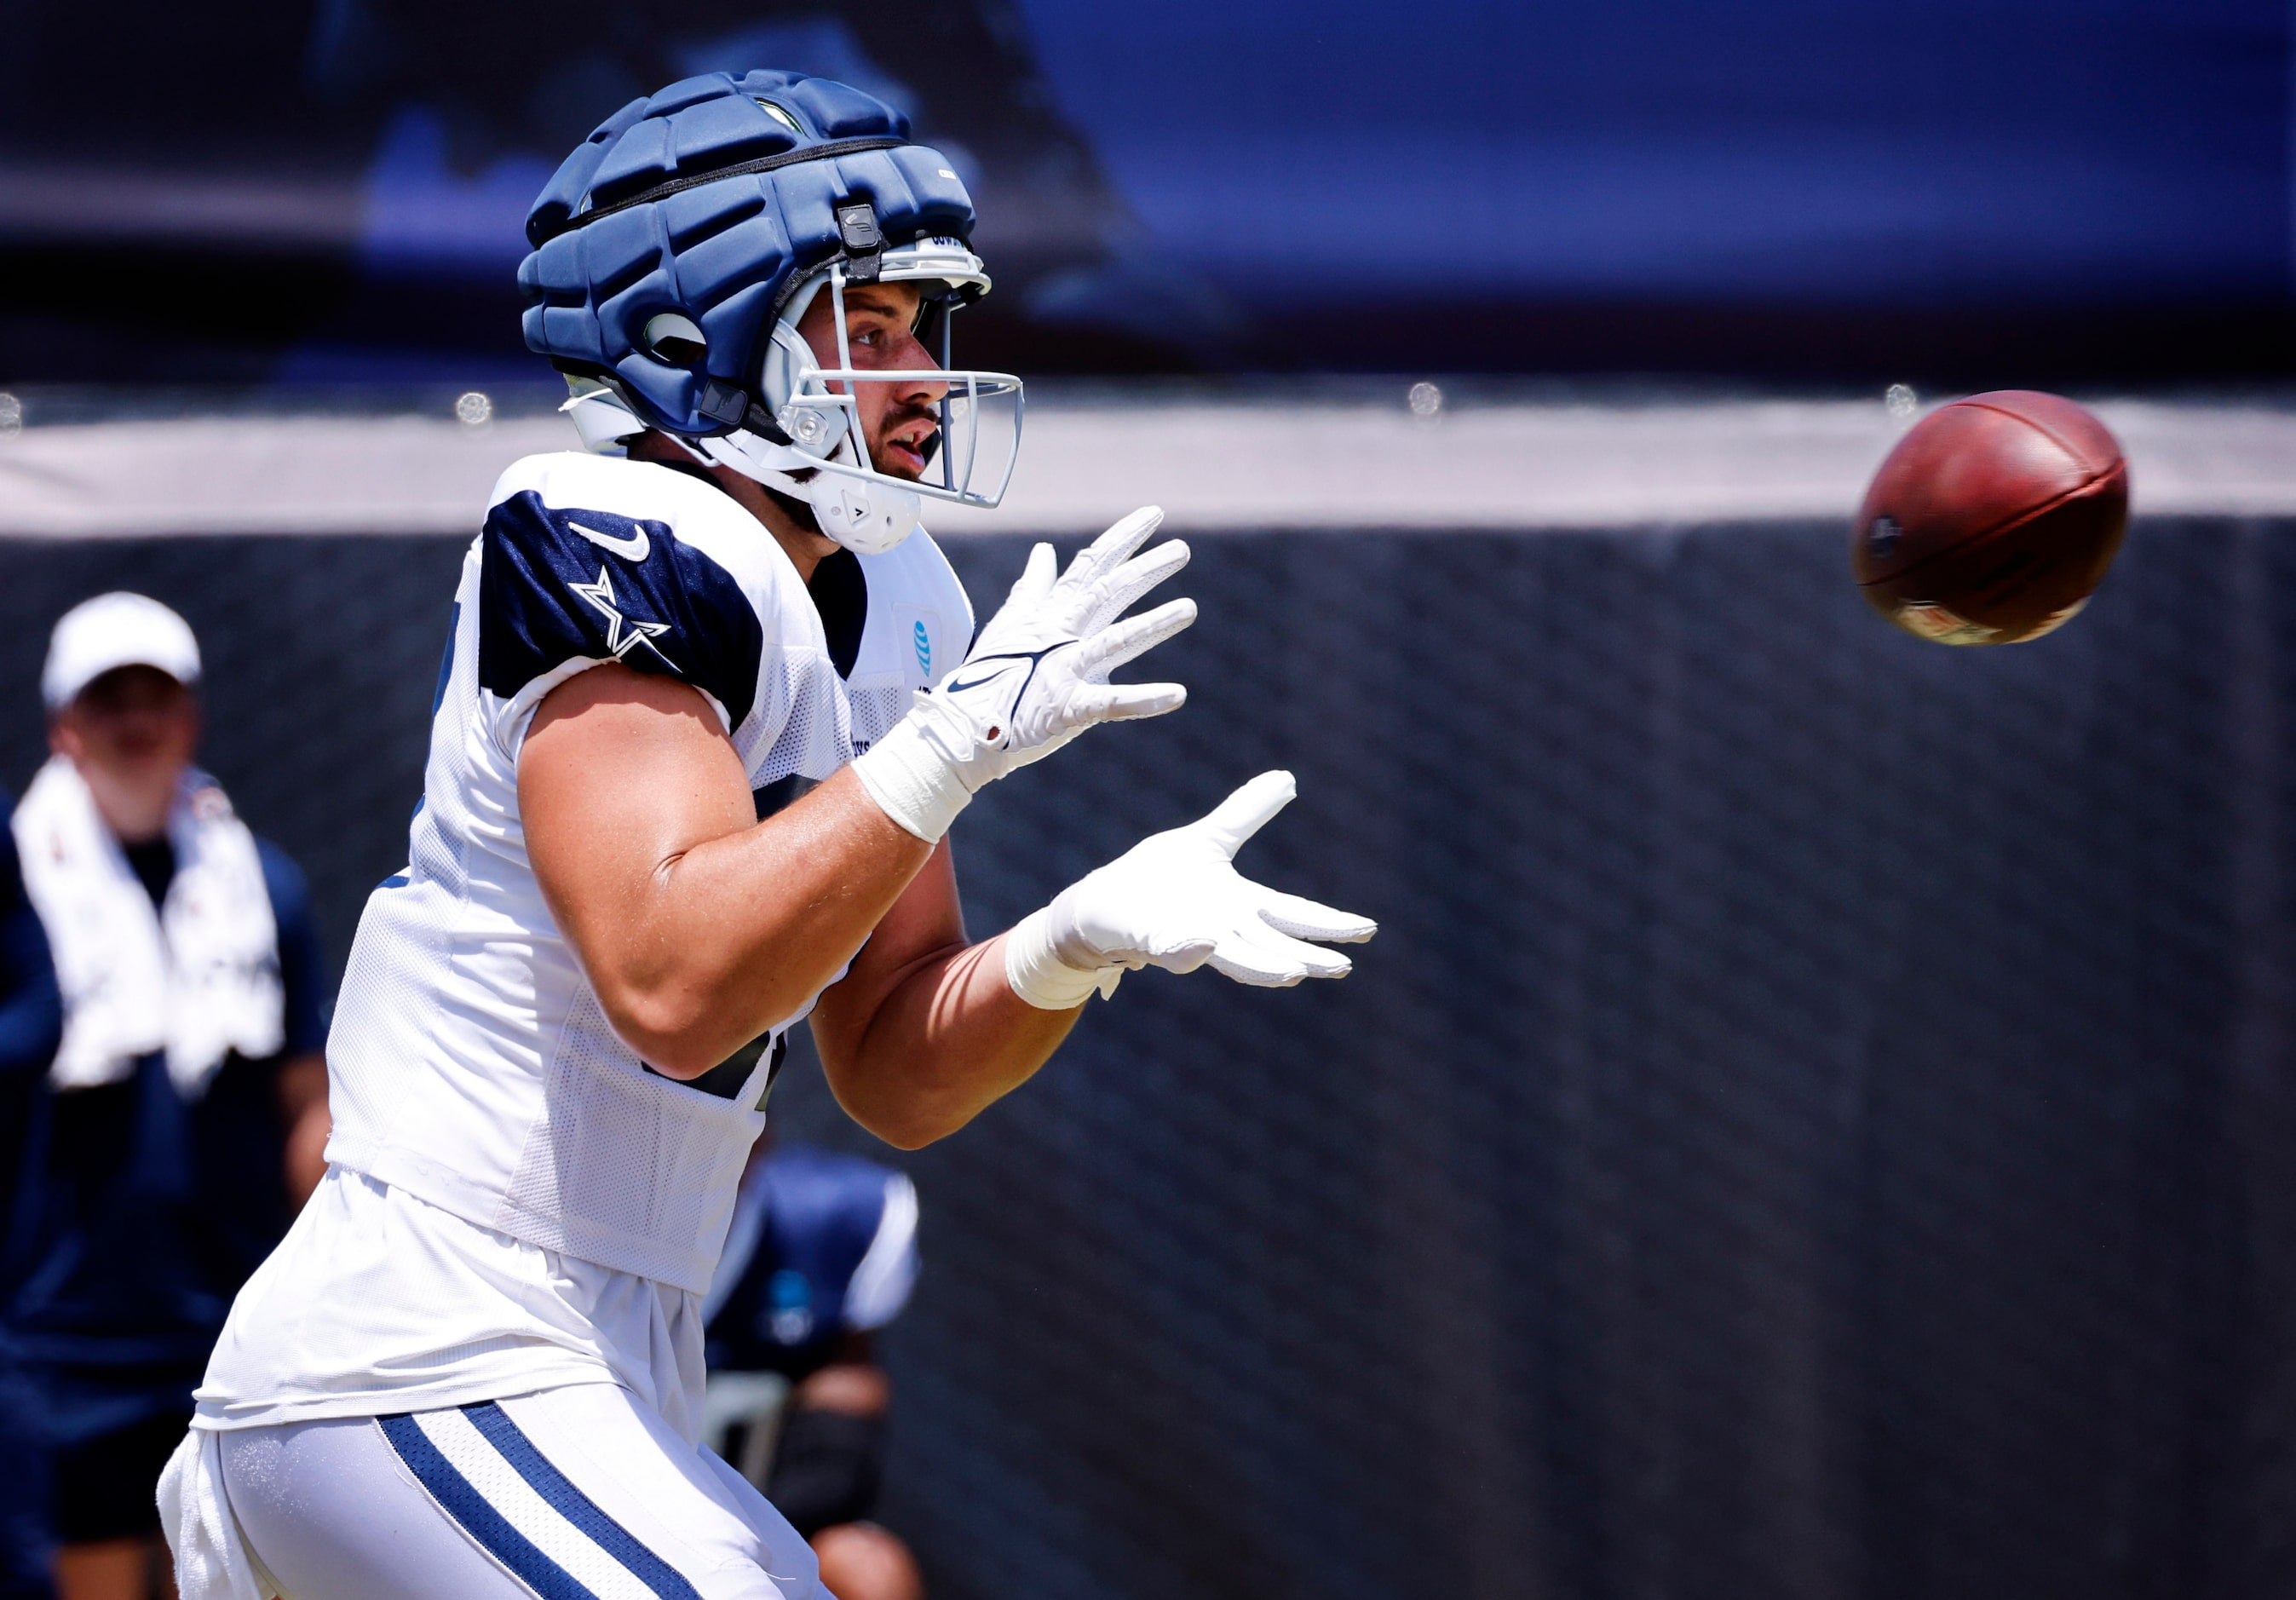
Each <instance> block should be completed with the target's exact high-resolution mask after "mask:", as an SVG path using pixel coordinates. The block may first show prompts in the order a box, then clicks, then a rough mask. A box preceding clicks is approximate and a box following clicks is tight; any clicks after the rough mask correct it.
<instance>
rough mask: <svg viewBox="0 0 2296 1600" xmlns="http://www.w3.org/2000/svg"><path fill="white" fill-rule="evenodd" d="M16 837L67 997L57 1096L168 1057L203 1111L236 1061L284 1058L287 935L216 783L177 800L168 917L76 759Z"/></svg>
mask: <svg viewBox="0 0 2296 1600" xmlns="http://www.w3.org/2000/svg"><path fill="white" fill-rule="evenodd" d="M14 831H15V835H16V853H17V855H18V857H20V858H21V861H22V862H23V867H24V890H25V892H26V893H27V894H28V895H29V897H30V898H31V902H32V906H33V908H34V909H35V910H37V912H38V913H39V915H40V922H41V923H42V924H43V925H44V926H45V928H46V930H47V934H48V946H49V948H50V949H51V950H52V951H53V953H54V956H55V964H56V981H57V984H58V986H59V987H60V988H61V989H62V991H63V1002H64V1035H63V1044H62V1046H61V1047H60V1048H59V1049H58V1050H57V1052H56V1059H55V1064H54V1066H53V1067H52V1068H51V1069H50V1070H49V1080H50V1081H51V1082H53V1084H54V1085H55V1086H56V1087H58V1088H60V1089H75V1088H86V1087H92V1086H94V1085H96V1084H104V1083H117V1082H119V1080H120V1079H124V1078H126V1077H127V1076H128V1075H129V1074H130V1073H131V1072H132V1071H134V1070H135V1060H136V1058H137V1057H138V1056H142V1055H148V1054H151V1053H152V1052H153V1051H155V1050H164V1051H165V1052H166V1053H167V1058H168V1077H169V1078H170V1079H173V1080H174V1082H175V1085H176V1089H177V1091H178V1092H180V1093H181V1094H182V1095H184V1097H185V1098H186V1099H197V1098H198V1097H199V1096H200V1095H202V1094H203V1093H205V1092H206V1089H207V1086H208V1080H209V1079H211V1078H213V1077H214V1076H215V1072H216V1069H217V1068H218V1067H220V1066H221V1065H222V1064H223V1063H224V1058H225V1056H226V1055H228V1054H230V1053H231V1052H232V1051H234V1050H237V1051H238V1052H240V1054H242V1055H246V1056H250V1057H253V1058H256V1059H260V1058H262V1057H264V1056H266V1055H271V1054H275V1053H276V1052H277V1051H278V1049H279V1047H280V1046H281V1045H282V1044H283V1042H284V1041H285V1038H286V1007H285V995H284V991H283V989H282V988H281V986H280V981H279V927H278V923H277V922H276V921H275V919H274V917H273V915H272V912H271V895H270V891H269V890H267V889H266V887H265V885H264V882H263V860H262V857H260V856H259V855H258V853H257V851H256V848H255V835H254V834H252V833H249V832H248V831H247V825H246V824H245V823H243V822H242V821H240V820H239V818H238V816H236V815H234V813H233V811H232V808H231V801H230V800H227V799H225V796H224V792H223V790H222V789H221V788H219V787H218V786H217V784H216V781H215V780H214V779H213V778H211V777H209V776H208V775H207V774H205V773H203V772H200V771H197V770H193V771H189V772H186V773H185V774H184V779H183V782H182V783H181V784H179V785H178V786H177V788H176V800H175V804H174V805H173V807H171V808H170V809H169V810H168V841H169V842H170V843H172V844H173V845H174V846H175V851H176V877H175V882H173V883H172V884H170V885H169V886H168V894H167V899H166V902H165V905H164V906H163V907H162V908H161V910H160V911H159V912H157V913H155V912H154V911H153V909H152V897H151V896H150V894H148V893H147V892H145V890H144V888H143V883H142V882H141V881H140V880H138V879H137V877H136V876H135V869H134V868H133V867H131V866H129V865H128V864H127V855H126V854H125V853H124V852H123V851H122V850H121V849H120V848H119V841H118V840H117V839H115V838H114V837H113V836H112V833H111V828H110V827H108V826H106V825H105V824H104V821H103V818H102V815H101V814H100V813H98V812H97V810H96V808H95V798H94V796H93V795H92V794H90V793H89V792H88V788H87V784H86V780H84V779H83V778H81V776H80V775H79V769H78V767H74V766H73V765H72V763H71V761H70V759H69V758H67V757H64V756H56V757H53V758H52V759H50V760H49V761H48V763H47V765H46V766H45V767H41V768H40V772H39V775H38V776H37V777H36V778H34V779H33V780H32V786H31V788H30V789H29V790H27V791H26V792H25V794H24V798H23V800H21V801H20V802H19V803H18V805H17V807H16V816H15V821H14Z"/></svg>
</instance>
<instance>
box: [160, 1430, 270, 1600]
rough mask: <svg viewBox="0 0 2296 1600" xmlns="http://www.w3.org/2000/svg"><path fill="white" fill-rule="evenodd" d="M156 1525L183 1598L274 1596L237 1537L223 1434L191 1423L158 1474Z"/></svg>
mask: <svg viewBox="0 0 2296 1600" xmlns="http://www.w3.org/2000/svg"><path fill="white" fill-rule="evenodd" d="M160 1527H161V1528H162V1529H163V1530H165V1531H166V1533H167V1535H168V1549H169V1550H171V1551H173V1552H174V1554H175V1557H176V1592H177V1593H178V1594H179V1595H181V1596H183V1600H278V1594H279V1591H278V1590H277V1589H276V1588H273V1587H272V1586H271V1585H270V1584H269V1583H268V1582H266V1581H265V1579H264V1578H263V1576H262V1574H261V1571H260V1570H259V1569H258V1566H257V1565H256V1562H255V1558H254V1556H253V1555H250V1553H249V1551H248V1548H247V1541H246V1539H245V1538H242V1537H241V1534H240V1531H239V1519H238V1518H237V1517H235V1516H234V1515H233V1514H232V1512H231V1496H230V1494H229V1493H228V1492H227V1491H226V1490H225V1487H224V1481H223V1435H222V1434H220V1433H210V1432H206V1431H204V1430H202V1429H199V1428H194V1429H193V1430H192V1431H191V1432H189V1433H186V1434H185V1435H184V1442H183V1443H181V1444H179V1445H177V1446H176V1453H175V1454H174V1455H173V1456H169V1457H168V1470H167V1471H166V1472H164V1473H160Z"/></svg>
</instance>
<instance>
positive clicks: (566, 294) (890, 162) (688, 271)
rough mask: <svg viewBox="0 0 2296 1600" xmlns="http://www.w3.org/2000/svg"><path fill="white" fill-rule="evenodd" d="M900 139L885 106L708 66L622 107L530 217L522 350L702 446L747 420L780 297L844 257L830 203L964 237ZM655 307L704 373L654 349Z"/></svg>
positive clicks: (813, 83) (924, 233)
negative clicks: (687, 332)
mask: <svg viewBox="0 0 2296 1600" xmlns="http://www.w3.org/2000/svg"><path fill="white" fill-rule="evenodd" d="M768 105H770V106H772V107H775V108H777V109H778V111H780V112H781V113H782V114H781V115H779V116H777V115H775V111H771V110H768V109H767V106H768ZM784 117H785V118H786V119H787V120H786V121H785V120H783V118H784ZM791 123H794V124H795V125H796V126H795V127H791ZM908 138H909V122H908V119H907V118H906V117H905V116H903V115H902V114H901V113H900V112H898V111H895V110H894V109H893V108H892V107H891V106H889V105H887V104H885V103H884V102H882V101H881V100H878V99H875V98H873V96H871V95H867V94H862V93H861V92H860V91H859V90H858V89H854V88H849V87H848V86H845V85H843V84H841V83H835V82H832V81H831V80H830V79H828V78H808V77H806V76H804V75H803V74H801V73H796V72H775V71H754V72H748V73H744V74H742V76H741V77H738V78H736V77H734V75H733V74H731V73H726V72H711V73H706V74H704V75H702V76H701V77H699V78H685V79H684V80H683V81H681V82H678V83H674V84H672V85H670V86H668V88H666V89H664V90H662V91H661V92H660V94H654V95H652V96H650V97H648V98H646V99H644V100H635V101H632V102H631V103H629V104H628V105H626V106H624V107H623V108H622V109H621V110H620V111H617V112H615V113H614V114H613V115H612V116H611V117H610V118H608V119H606V120H605V121H604V122H603V123H601V124H600V125H599V127H598V128H597V131H596V132H594V133H593V134H592V135H590V136H589V138H588V139H587V140H586V141H584V143H583V144H582V145H581V147H580V148H579V149H578V150H576V151H575V152H574V153H573V154H572V155H570V156H568V157H567V158H566V160H565V162H564V163H563V164H562V166H560V168H558V171H557V174H556V176H553V178H552V179H551V180H550V184H549V186H548V187H546V188H545V189H544V190H543V192H542V194H541V197H540V198H539V199H537V201H535V202H534V207H533V209H532V210H530V211H529V213H528V214H527V219H526V235H527V239H528V242H529V243H531V244H532V245H533V246H534V249H533V250H532V252H531V253H530V254H529V255H528V257H527V258H526V259H525V260H524V261H523V262H521V264H520V266H519V269H518V283H519V291H520V293H521V297H522V298H523V299H524V300H525V302H526V309H525V312H524V313H523V315H522V316H521V323H522V324H523V327H524V331H525V333H526V342H527V348H528V349H532V350H534V351H536V352H537V353H539V354H541V355H545V356H547V357H550V358H551V359H552V361H553V364H554V365H556V366H557V367H558V368H559V369H560V370H561V371H562V372H568V373H586V374H589V375H592V376H595V377H599V378H603V379H606V380H609V381H610V382H612V383H613V384H614V386H615V387H616V388H617V389H618V390H620V391H621V392H622V394H623V396H624V398H626V399H627V400H628V401H629V402H630V403H631V404H632V406H633V407H634V408H635V409H636V410H637V411H638V412H639V414H640V417H641V420H643V421H644V422H645V423H648V424H649V425H650V426H652V427H657V428H661V429H664V430H666V431H669V432H672V433H679V434H684V435H686V436H688V437H696V438H698V437H706V436H709V435H715V434H721V433H725V432H726V431H729V430H731V429H733V428H734V427H737V426H739V425H741V422H742V400H746V398H748V397H750V396H751V395H754V393H755V392H756V388H757V383H758V370H759V367H760V365H761V363H762V360H763V357H764V352H765V348H766V343H767V340H768V339H769V337H770V336H771V333H772V330H773V325H774V320H775V316H776V315H777V314H778V313H779V311H780V309H781V307H782V304H783V300H784V299H786V298H787V296H788V294H789V292H790V291H791V290H792V289H793V288H794V287H795V286H796V285H797V284H798V283H799V282H800V281H801V280H802V279H803V278H804V277H805V276H806V275H808V274H810V273H812V272H814V271H816V269H818V268H820V267H823V266H825V265H826V264H827V263H829V262H831V261H832V260H835V259H837V258H840V257H841V256H843V255H844V254H845V246H844V242H843V239H842V236H841V235H840V230H839V226H838V218H837V214H836V208H837V207H839V206H840V205H845V204H849V203H850V202H852V201H857V200H865V201H868V202H869V203H870V204H871V206H872V207H873V208H874V209H875V212H876V217H877V226H878V229H879V231H880V232H881V234H882V235H883V237H884V241H885V242H886V243H887V244H889V245H898V244H906V243H908V242H912V241H914V240H916V239H921V238H931V237H946V238H953V239H956V240H960V241H964V242H967V243H969V242H970V241H971V237H972V197H971V196H970V195H969V194H967V193H965V189H964V184H963V183H962V182H961V181H959V180H958V178H957V177H956V176H955V171H954V168H952V166H951V164H950V162H949V161H948V160H947V158H945V157H943V156H942V155H941V154H939V152H936V151H933V150H931V149H928V148H927V147H925V146H923V145H922V144H911V143H909V142H908ZM745 166H746V167H750V168H752V169H751V170H747V171H741V172H733V173H726V176H721V177H715V178H712V177H711V176H710V175H711V174H713V173H723V172H726V168H739V167H745ZM754 168H765V170H756V169H754ZM617 208H619V209H617ZM663 312H676V313H679V314H681V315H683V316H685V317H688V318H690V319H691V320H692V321H693V323H695V324H698V325H699V326H700V328H701V332H702V335H703V338H704V341H706V344H707V355H706V356H705V357H703V358H702V360H701V363H700V364H699V365H696V366H685V365H676V364H675V363H673V362H670V361H668V360H664V359H662V358H660V357H657V356H655V355H653V354H651V353H650V352H649V351H648V349H647V347H646V344H645V337H644V335H645V327H646V324H647V323H648V321H650V320H651V319H652V318H653V317H655V316H659V315H660V314H661V313H663ZM734 391H739V394H740V397H741V399H739V400H737V399H736V398H735V397H734ZM705 405H706V406H707V409H705Z"/></svg>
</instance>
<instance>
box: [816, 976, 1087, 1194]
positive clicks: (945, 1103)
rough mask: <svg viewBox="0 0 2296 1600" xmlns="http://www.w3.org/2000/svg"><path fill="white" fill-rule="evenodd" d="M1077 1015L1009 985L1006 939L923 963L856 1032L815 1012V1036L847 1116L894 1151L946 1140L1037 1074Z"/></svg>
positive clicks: (886, 997)
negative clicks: (1024, 996)
mask: <svg viewBox="0 0 2296 1600" xmlns="http://www.w3.org/2000/svg"><path fill="white" fill-rule="evenodd" d="M1079 1014H1080V1013H1079V1012H1078V1011H1040V1010H1038V1009H1037V1007H1035V1006H1033V1005H1029V1004H1027V1003H1026V1002H1025V1001H1023V1000H1021V998H1020V997H1017V996H1016V995H1014V994H1013V990H1012V988H1011V986H1010V985H1009V984H1007V983H1006V981H1005V944H1004V939H1003V937H1002V936H1001V935H1000V936H999V937H997V938H996V939H989V940H988V941H986V942H985V943H982V944H977V945H969V946H965V947H964V948H960V949H956V950H954V951H950V952H947V953H944V954H942V955H939V956H933V957H931V958H930V959H928V960H926V961H923V962H921V963H920V964H918V965H917V966H915V967H914V968H913V969H912V970H911V971H910V972H907V973H906V974H905V975H904V976H903V977H902V979H901V980H900V981H898V983H897V984H895V985H894V986H893V987H892V988H891V989H890V990H889V991H888V992H887V994H886V995H885V997H884V998H883V999H882V1001H881V1002H880V1003H879V1005H877V1006H876V1008H875V1010H874V1012H873V1014H872V1015H871V1016H870V1017H869V1019H868V1020H867V1022H865V1025H864V1026H863V1027H861V1028H859V1029H857V1030H848V1029H845V1028H840V1026H839V1018H838V1015H837V1013H835V1012H834V1011H832V1013H829V1014H827V1015H820V1014H817V1015H816V1021H815V1025H814V1037H815V1039H816V1042H818V1044H819V1045H820V1046H821V1056H822V1062H823V1064H824V1068H825V1070H826V1071H827V1074H828V1078H829V1086H830V1088H831V1090H832V1092H833V1093H834V1094H835V1095H836V1096H837V1100H838V1104H840V1105H842V1106H843V1107H844V1108H845V1111H846V1112H847V1114H848V1115H849V1116H851V1117H852V1118H853V1120H855V1121H857V1122H858V1123H860V1124H861V1126H863V1127H864V1128H867V1129H868V1130H869V1131H870V1132H872V1133H873V1134H875V1135H876V1136H878V1137H879V1138H881V1139H882V1140H884V1141H885V1142H886V1143H887V1144H889V1145H897V1146H898V1147H899V1148H901V1149H904V1150H914V1149H916V1148H917V1147H918V1146H920V1145H930V1144H931V1143H932V1142H933V1141H934V1140H936V1139H940V1138H946V1137H947V1136H948V1135H950V1134H952V1133H955V1131H956V1130H957V1129H958V1128H963V1127H964V1125H965V1124H966V1123H968V1122H970V1121H972V1119H973V1118H975V1117H977V1116H979V1115H980V1113H981V1112H983V1111H985V1110H986V1109H988V1106H990V1105H991V1104H995V1103H996V1101H997V1100H999V1099H1002V1098H1003V1097H1004V1096H1005V1095H1008V1094H1010V1093H1012V1092H1013V1090H1014V1089H1016V1088H1018V1087H1021V1085H1022V1084H1024V1083H1026V1082H1027V1081H1028V1080H1029V1079H1030V1078H1032V1077H1034V1076H1035V1075H1036V1072H1037V1069H1038V1068H1039V1067H1042V1066H1043V1065H1044V1064H1045V1063H1046V1062H1047V1061H1049V1060H1050V1059H1052V1054H1053V1052H1054V1050H1056V1049H1058V1048H1059V1047H1060V1044H1061V1041H1062V1039H1064V1038H1067V1037H1068V1033H1069V1030H1070V1028H1072V1027H1074V1026H1075V1025H1076V1020H1077V1017H1078V1015H1079Z"/></svg>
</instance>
